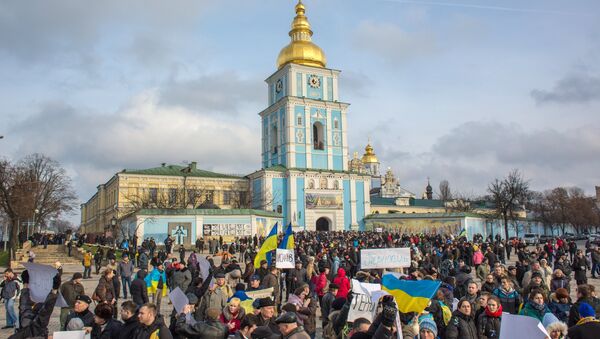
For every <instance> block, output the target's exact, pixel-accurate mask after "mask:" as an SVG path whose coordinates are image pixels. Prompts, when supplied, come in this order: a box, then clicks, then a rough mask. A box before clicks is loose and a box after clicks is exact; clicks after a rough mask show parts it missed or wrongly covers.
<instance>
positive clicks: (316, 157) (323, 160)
mask: <svg viewBox="0 0 600 339" xmlns="http://www.w3.org/2000/svg"><path fill="white" fill-rule="evenodd" d="M311 159H312V166H311V168H319V169H327V155H326V154H315V153H312V154H311Z"/></svg>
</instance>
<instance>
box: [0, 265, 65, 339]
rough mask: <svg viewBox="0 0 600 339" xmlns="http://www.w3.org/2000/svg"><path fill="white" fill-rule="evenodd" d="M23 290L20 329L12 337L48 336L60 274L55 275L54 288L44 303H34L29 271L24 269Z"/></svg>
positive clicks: (14, 338) (15, 338)
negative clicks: (31, 295)
mask: <svg viewBox="0 0 600 339" xmlns="http://www.w3.org/2000/svg"><path fill="white" fill-rule="evenodd" d="M21 281H22V282H23V290H22V291H21V297H20V299H19V303H20V305H19V324H20V328H19V330H18V331H17V332H16V333H15V334H13V335H11V336H10V337H9V338H10V339H25V338H31V337H44V338H46V337H47V336H48V324H49V323H50V316H52V311H54V305H55V304H56V298H57V297H58V289H59V287H60V275H58V274H57V275H55V276H54V279H53V281H52V290H51V291H50V293H48V296H47V297H46V300H44V302H42V303H37V304H34V303H33V301H32V300H31V297H30V290H29V272H27V270H25V271H23V273H22V274H21Z"/></svg>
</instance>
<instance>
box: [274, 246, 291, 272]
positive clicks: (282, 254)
mask: <svg viewBox="0 0 600 339" xmlns="http://www.w3.org/2000/svg"><path fill="white" fill-rule="evenodd" d="M276 255H277V260H276V261H275V267H277V268H294V261H295V260H294V250H287V249H282V248H278V249H277V253H276Z"/></svg>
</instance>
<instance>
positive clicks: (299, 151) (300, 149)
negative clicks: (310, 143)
mask: <svg viewBox="0 0 600 339" xmlns="http://www.w3.org/2000/svg"><path fill="white" fill-rule="evenodd" d="M294 167H297V168H306V147H305V146H296V166H294Z"/></svg>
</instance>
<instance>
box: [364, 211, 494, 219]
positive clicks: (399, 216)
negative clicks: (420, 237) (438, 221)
mask: <svg viewBox="0 0 600 339" xmlns="http://www.w3.org/2000/svg"><path fill="white" fill-rule="evenodd" d="M466 217H473V218H486V217H489V216H485V215H482V214H476V213H462V212H461V213H453V212H450V213H375V214H370V215H368V216H366V217H365V219H369V220H371V219H420V218H466Z"/></svg>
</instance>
